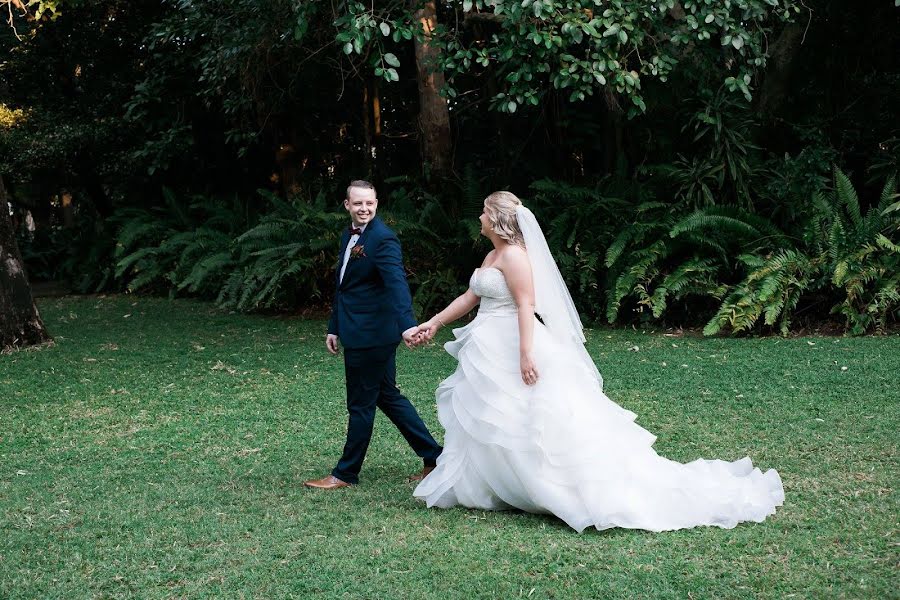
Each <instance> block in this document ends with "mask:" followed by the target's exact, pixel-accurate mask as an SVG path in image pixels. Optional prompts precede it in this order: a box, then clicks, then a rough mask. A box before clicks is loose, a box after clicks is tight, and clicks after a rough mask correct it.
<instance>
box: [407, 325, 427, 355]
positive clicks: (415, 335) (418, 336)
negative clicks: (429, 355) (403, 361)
mask: <svg viewBox="0 0 900 600" xmlns="http://www.w3.org/2000/svg"><path fill="white" fill-rule="evenodd" d="M421 328H422V326H421V325H416V326H415V327H410V328H409V329H407V330H406V331H404V332H403V343H404V344H406V347H407V348H409V349H410V350H412V349H413V348H416V347H418V346H421V345H422V344H423V343H424V340H423V339H422V332H421Z"/></svg>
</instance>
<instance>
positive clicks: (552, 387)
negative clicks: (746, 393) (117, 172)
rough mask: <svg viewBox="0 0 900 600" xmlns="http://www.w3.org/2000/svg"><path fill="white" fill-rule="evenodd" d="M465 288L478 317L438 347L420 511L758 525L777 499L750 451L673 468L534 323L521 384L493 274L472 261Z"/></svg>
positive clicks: (656, 524)
mask: <svg viewBox="0 0 900 600" xmlns="http://www.w3.org/2000/svg"><path fill="white" fill-rule="evenodd" d="M470 287H471V289H472V290H473V291H474V292H475V293H476V294H477V295H478V296H480V297H481V304H480V307H479V310H478V315H477V317H476V318H475V319H474V320H473V321H472V322H471V323H469V324H468V325H466V326H465V327H462V328H460V329H456V330H454V334H455V336H456V339H455V340H454V341H451V342H448V343H447V344H446V345H445V348H446V349H447V351H448V352H449V353H450V354H451V355H453V357H454V358H456V359H457V361H458V363H459V364H458V367H457V369H456V371H455V372H454V373H453V374H452V375H451V376H450V377H448V378H447V379H445V380H444V381H443V382H442V383H441V384H440V386H439V387H438V390H437V406H438V416H439V419H440V422H441V424H442V425H443V427H444V429H445V431H446V433H445V436H444V451H443V454H441V456H440V458H439V459H438V464H437V468H436V469H435V470H434V471H432V472H431V474H429V475H428V477H426V478H425V479H424V480H423V481H422V482H421V483H420V484H419V485H418V486H417V487H416V489H415V492H414V495H415V496H416V497H418V498H421V499H423V500H424V501H425V502H426V503H427V505H428V506H429V507H431V506H437V507H443V508H446V507H451V506H454V505H463V506H467V507H470V508H477V509H483V510H502V509H509V508H518V509H521V510H524V511H528V512H532V513H548V514H553V515H556V516H557V517H559V518H560V519H562V520H563V521H565V522H566V523H567V524H569V525H570V526H571V527H572V528H573V529H575V530H577V531H579V532H580V531H583V530H584V529H585V528H587V527H591V526H594V527H596V528H597V529H607V528H610V527H626V528H636V529H646V530H650V531H665V530H672V529H683V528H688V527H695V526H698V525H715V526H718V527H724V528H731V527H734V526H735V525H736V524H737V523H739V522H741V521H756V522H760V521H763V520H764V519H765V518H766V517H767V516H768V515H771V514H773V513H774V512H775V508H776V507H777V506H780V505H781V504H782V502H783V501H784V490H783V488H782V484H781V478H780V477H779V476H778V473H777V472H776V471H775V470H774V469H770V470H768V471H766V472H765V473H763V472H761V471H760V470H759V469H758V468H754V466H753V463H752V462H751V461H750V459H749V458H743V459H741V460H738V461H734V462H726V461H722V460H703V459H698V460H695V461H693V462H690V463H687V464H682V463H678V462H675V461H672V460H669V459H666V458H663V457H661V456H659V455H658V454H656V452H655V451H654V450H653V448H652V445H653V442H654V441H655V439H656V437H655V436H654V435H652V434H651V433H650V432H648V431H646V430H645V429H643V428H642V427H640V426H639V425H637V424H636V423H635V422H634V419H635V414H634V413H632V412H630V411H628V410H625V409H623V408H622V407H620V406H618V405H617V404H615V403H614V402H612V401H611V400H610V399H609V398H607V397H606V395H604V394H603V391H602V389H601V384H600V382H599V381H598V380H597V379H596V377H595V376H594V375H593V374H592V373H591V372H590V370H589V369H588V368H586V366H585V365H584V362H583V361H582V360H580V359H579V358H578V357H577V356H574V355H573V351H572V349H571V348H567V347H566V346H565V345H563V344H560V343H558V342H557V341H556V340H555V338H553V337H552V336H551V335H550V334H549V333H548V332H547V331H546V329H545V328H544V327H543V326H542V325H541V324H540V323H537V322H536V323H535V334H534V346H533V355H534V358H535V362H536V364H537V365H538V370H539V372H540V379H539V380H538V383H537V384H536V385H534V386H526V385H525V384H524V383H523V382H522V379H521V376H520V373H519V339H518V338H519V328H518V320H517V319H518V317H517V312H516V305H515V303H514V301H513V299H512V295H511V294H510V292H509V289H508V287H507V285H506V281H505V279H504V276H503V273H502V272H501V271H499V270H498V269H495V268H492V267H488V268H484V269H478V270H476V271H475V273H473V275H472V279H471V280H470Z"/></svg>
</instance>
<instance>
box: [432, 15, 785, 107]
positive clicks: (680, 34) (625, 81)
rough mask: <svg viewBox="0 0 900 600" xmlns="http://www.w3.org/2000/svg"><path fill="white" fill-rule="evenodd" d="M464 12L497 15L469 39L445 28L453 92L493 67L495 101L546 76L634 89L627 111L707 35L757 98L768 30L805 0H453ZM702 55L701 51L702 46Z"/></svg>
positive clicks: (736, 87) (562, 82)
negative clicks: (649, 83)
mask: <svg viewBox="0 0 900 600" xmlns="http://www.w3.org/2000/svg"><path fill="white" fill-rule="evenodd" d="M453 4H454V5H455V6H456V7H457V11H458V12H459V13H460V15H461V16H462V17H463V18H464V19H465V20H466V21H472V22H479V21H481V20H484V21H486V22H490V23H493V24H495V26H494V27H493V28H491V29H490V31H491V33H490V34H489V35H484V36H475V38H474V39H469V38H467V37H466V36H465V35H463V32H462V31H460V30H458V29H452V28H450V27H445V28H442V29H441V30H440V32H439V34H438V36H437V38H438V43H439V44H440V45H441V48H442V50H443V56H442V61H441V63H440V64H441V67H442V68H443V69H444V71H446V72H449V73H450V74H451V76H450V78H449V83H450V87H449V89H448V94H449V95H450V96H451V97H452V96H455V95H456V90H455V89H454V87H453V85H454V82H455V81H456V79H457V78H459V76H460V75H463V74H466V73H468V72H469V71H471V70H473V69H475V68H477V67H476V65H481V66H482V67H484V68H490V69H493V70H494V71H495V72H496V76H497V79H498V81H499V82H501V85H502V88H501V91H499V92H498V93H496V94H495V95H494V96H493V98H491V105H492V107H493V108H495V109H497V110H500V111H502V112H509V113H513V112H515V111H516V110H517V108H518V107H520V106H526V105H537V104H538V103H539V101H540V98H541V97H542V96H543V95H544V93H545V91H546V88H547V86H548V85H550V86H552V87H553V88H554V89H558V90H562V91H564V92H565V93H567V94H568V98H569V100H570V101H579V100H585V99H586V98H587V97H589V96H593V95H594V94H595V93H597V92H599V91H600V90H609V91H610V92H615V93H616V94H618V95H621V96H622V97H624V98H625V99H626V102H627V106H628V107H629V108H628V114H629V115H630V116H631V115H635V114H639V113H642V112H645V111H646V110H647V105H646V102H645V98H644V92H643V82H644V81H645V80H647V79H650V80H654V79H655V80H659V81H661V82H665V81H667V79H668V78H669V76H670V74H671V73H672V72H673V70H674V69H676V68H677V67H678V66H679V65H680V63H682V61H683V60H684V58H685V55H686V54H687V53H688V50H687V49H688V48H691V47H693V46H695V45H703V44H707V43H709V44H710V45H715V47H716V48H717V49H720V50H718V51H717V53H710V55H709V65H710V66H712V67H713V68H715V67H716V66H721V65H723V64H724V65H728V66H727V68H726V73H727V76H725V77H724V84H725V85H726V86H727V87H728V88H729V89H730V90H731V91H740V92H741V93H743V94H744V96H745V97H746V98H747V99H748V100H749V99H750V97H751V87H750V85H751V82H752V79H753V77H752V74H753V72H754V71H755V70H756V69H757V68H759V67H762V66H764V65H765V62H766V42H765V36H766V34H767V33H768V32H770V31H771V27H772V25H773V23H775V22H777V21H779V20H790V19H791V18H792V17H793V15H795V14H796V13H799V12H800V4H798V3H795V2H793V0H787V1H786V2H784V3H782V4H781V5H780V6H777V7H776V5H775V4H774V3H773V2H771V1H765V0H749V1H744V2H740V3H732V2H693V1H687V2H684V3H683V4H681V5H678V6H676V4H675V2H673V1H672V0H658V1H654V2H642V1H639V0H612V1H611V2H607V3H603V4H602V5H600V4H597V3H595V2H584V1H582V0H570V1H557V2H548V1H542V0H525V1H524V2H523V1H520V0H497V1H491V2H487V1H484V0H475V1H473V2H470V1H465V2H460V1H457V2H454V3H453ZM694 60H697V57H696V55H695V57H694Z"/></svg>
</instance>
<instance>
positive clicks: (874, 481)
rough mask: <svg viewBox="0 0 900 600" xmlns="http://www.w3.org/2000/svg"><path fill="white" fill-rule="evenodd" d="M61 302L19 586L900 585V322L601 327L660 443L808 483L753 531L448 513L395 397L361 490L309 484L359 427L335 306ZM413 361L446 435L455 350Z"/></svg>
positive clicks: (468, 592)
mask: <svg viewBox="0 0 900 600" xmlns="http://www.w3.org/2000/svg"><path fill="white" fill-rule="evenodd" d="M41 308H42V311H43V316H44V319H45V321H46V323H47V325H48V327H49V328H50V330H51V332H52V334H53V335H54V336H55V338H56V344H55V345H54V346H51V347H46V348H42V349H39V350H31V351H23V352H18V353H13V354H9V355H4V356H0V597H2V598H49V597H53V598H88V597H102V598H106V597H108V598H114V597H131V596H139V597H149V598H168V597H187V598H196V597H228V598H236V597H247V598H282V597H297V598H305V597H311V596H323V597H338V598H378V599H387V598H430V597H434V598H442V599H452V598H475V597H484V598H518V597H530V598H607V597H609V598H689V597H692V598H760V597H765V598H788V597H794V598H831V597H834V598H888V597H893V598H897V597H900V596H898V592H897V590H898V588H900V577H898V574H897V573H898V563H900V534H898V515H900V510H898V508H900V503H898V492H897V487H898V436H897V431H898V412H900V411H898V406H900V389H898V388H900V385H898V383H900V381H898V379H900V378H898V373H900V338H898V337H897V336H896V335H895V336H892V337H882V338H858V339H851V338H794V339H780V338H766V339H702V338H698V337H670V336H665V335H662V334H661V333H641V332H636V331H622V330H595V331H593V332H591V333H590V335H589V347H590V350H591V353H592V355H593V356H594V357H595V359H596V360H597V361H598V364H599V366H600V369H601V371H602V373H603V375H604V377H605V379H606V389H607V393H608V395H609V396H610V397H611V398H613V399H614V400H616V401H617V402H619V403H620V404H622V405H624V406H625V407H627V408H628V409H630V410H633V411H635V412H637V413H638V420H639V422H640V423H641V424H642V425H643V426H644V427H646V428H648V429H649V430H651V431H652V432H654V433H656V434H657V435H658V436H659V440H658V441H657V444H656V448H657V450H658V451H659V452H660V453H661V454H663V455H664V456H668V457H670V458H674V459H678V460H682V461H687V460H691V459H694V458H697V457H700V456H702V457H706V458H723V459H729V460H734V459H738V458H741V457H742V456H744V455H750V456H751V457H752V458H753V459H754V462H755V463H757V464H758V465H759V466H761V467H763V468H770V467H774V468H777V469H778V470H779V472H780V473H781V476H782V478H783V480H784V485H785V492H786V495H787V498H786V501H785V505H784V507H782V508H781V509H780V510H779V512H778V514H777V515H776V516H775V517H774V518H771V519H770V520H768V521H766V522H765V523H763V524H745V525H741V526H738V527H737V528H736V529H732V530H721V529H711V528H704V529H696V530H690V531H679V532H671V533H661V534H652V533H645V532H640V531H625V530H611V531H606V532H598V531H596V530H588V531H586V532H585V533H584V534H581V535H579V534H576V533H575V532H573V531H572V530H571V529H569V528H568V527H566V526H565V525H564V524H562V523H561V522H559V521H556V520H554V519H553V518H550V517H543V516H534V515H528V514H521V513H515V512H506V513H483V512H479V511H467V510H463V509H454V510H446V511H441V510H427V509H426V508H424V506H423V505H422V504H420V503H419V502H417V501H415V500H414V499H413V498H412V497H411V492H412V487H413V486H412V485H411V484H408V483H406V482H405V477H406V476H407V475H408V474H410V473H412V472H414V471H416V470H417V469H418V468H420V463H419V462H418V460H417V459H416V457H415V456H414V455H413V453H412V452H411V451H410V450H409V449H408V448H407V447H406V445H405V443H404V442H403V440H402V438H401V437H400V435H399V434H398V433H397V431H396V430H395V429H393V427H392V426H391V425H390V423H389V422H388V421H387V420H386V419H385V418H384V417H382V416H379V417H378V421H377V422H376V432H375V437H374V439H373V443H372V446H371V448H370V451H369V458H368V459H367V461H366V464H365V466H364V468H363V473H362V476H361V482H360V485H359V486H357V487H355V488H352V489H349V490H339V491H336V492H320V491H313V490H308V489H305V488H304V487H303V486H302V482H303V481H304V480H306V479H308V478H311V477H314V476H322V475H325V474H326V473H328V471H329V470H330V469H331V467H332V466H333V463H334V462H335V460H336V459H337V457H338V453H339V452H340V449H341V447H342V444H343V435H344V428H345V425H346V413H345V407H344V387H343V385H344V384H343V366H342V363H341V361H340V359H336V358H334V357H331V356H330V355H328V354H327V353H326V352H325V350H324V346H323V338H324V329H325V325H324V323H323V322H321V321H305V320H299V319H281V318H274V317H256V316H250V317H248V316H242V315H232V314H228V313H226V312H223V311H221V310H218V309H216V308H214V307H212V306H211V305H209V304H204V303H199V302H191V301H183V300H179V301H175V302H169V301H166V300H161V299H149V298H138V297H130V296H117V297H81V298H64V299H52V300H46V301H44V302H42V303H41ZM445 339H446V338H445ZM635 346H637V349H636V350H635V349H634V347H635ZM399 355H400V356H399V365H398V369H399V382H400V385H401V387H402V388H403V389H404V390H405V392H406V393H407V395H408V396H409V397H410V399H411V400H412V401H413V402H414V403H415V404H416V405H417V406H418V408H419V410H420V412H421V413H422V415H423V417H424V418H425V420H426V422H428V423H429V425H430V426H431V427H432V429H433V431H435V434H436V435H437V436H438V437H440V434H441V431H440V427H439V424H438V423H437V419H436V416H435V409H434V388H435V386H436V385H437V383H438V382H439V381H440V380H441V379H442V378H443V377H445V376H447V375H449V374H450V373H451V372H452V370H453V368H454V362H453V359H452V358H451V357H449V356H448V355H446V354H445V353H444V352H443V350H442V348H441V347H440V346H439V345H435V346H431V347H428V348H424V349H421V350H419V351H417V352H415V353H413V352H409V351H407V350H405V349H401V351H400V353H399ZM845 367H846V368H845Z"/></svg>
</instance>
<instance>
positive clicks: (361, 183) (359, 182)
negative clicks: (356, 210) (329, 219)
mask: <svg viewBox="0 0 900 600" xmlns="http://www.w3.org/2000/svg"><path fill="white" fill-rule="evenodd" d="M350 188H363V189H365V190H372V191H373V192H374V191H375V186H374V185H372V184H371V183H369V182H368V181H366V180H365V179H354V180H353V181H351V182H350V185H348V186H347V198H349V197H350ZM376 195H377V194H376Z"/></svg>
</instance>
